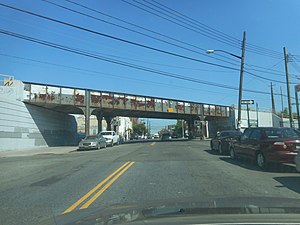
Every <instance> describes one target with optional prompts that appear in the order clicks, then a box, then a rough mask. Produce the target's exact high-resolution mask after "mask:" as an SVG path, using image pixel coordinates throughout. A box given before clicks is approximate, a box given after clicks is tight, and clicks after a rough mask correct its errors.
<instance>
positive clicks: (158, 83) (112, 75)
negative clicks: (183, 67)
mask: <svg viewBox="0 0 300 225" xmlns="http://www.w3.org/2000/svg"><path fill="white" fill-rule="evenodd" d="M0 56H5V57H9V58H14V59H21V60H26V61H30V62H35V63H40V64H45V65H50V66H56V67H62V68H68V69H72V70H78V71H81V72H85V73H87V74H97V75H100V74H101V75H104V76H107V77H117V78H121V79H126V80H133V81H139V82H143V83H146V84H151V85H152V84H156V85H163V86H167V87H176V88H182V89H188V90H196V91H204V92H209V93H217V94H224V93H222V92H216V91H210V90H203V89H199V88H191V87H186V86H182V85H180V86H179V85H174V84H166V83H162V82H155V81H149V80H143V79H138V78H133V77H128V76H120V75H116V74H111V73H103V72H99V71H95V70H90V69H83V68H79V67H74V66H66V65H63V64H57V63H52V62H46V61H41V60H36V59H31V58H25V57H20V56H14V55H7V54H2V53H0ZM232 95H233V94H232Z"/></svg>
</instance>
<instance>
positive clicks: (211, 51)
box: [206, 49, 242, 59]
mask: <svg viewBox="0 0 300 225" xmlns="http://www.w3.org/2000/svg"><path fill="white" fill-rule="evenodd" d="M214 52H224V53H226V54H229V55H232V56H233V57H235V58H238V59H242V57H241V56H238V55H235V54H233V53H230V52H227V51H224V50H220V49H218V50H212V49H209V50H206V53H207V54H210V53H214Z"/></svg>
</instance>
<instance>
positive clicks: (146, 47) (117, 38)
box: [0, 3, 238, 70]
mask: <svg viewBox="0 0 300 225" xmlns="http://www.w3.org/2000/svg"><path fill="white" fill-rule="evenodd" d="M0 6H4V7H7V8H10V9H13V10H16V11H19V12H22V13H26V14H29V15H32V16H36V17H39V18H42V19H46V20H49V21H52V22H55V23H59V24H63V25H66V26H70V27H73V28H76V29H79V30H82V31H85V32H88V33H92V34H96V35H99V36H103V37H106V38H109V39H113V40H117V41H120V42H123V43H127V44H130V45H134V46H138V47H142V48H145V49H149V50H153V51H156V52H160V53H164V54H167V55H171V56H175V57H179V58H182V59H187V60H191V61H194V62H199V63H203V64H207V65H211V66H217V67H221V68H226V69H231V70H238V69H236V68H233V67H229V66H225V65H220V64H217V63H212V62H207V61H204V60H200V59H196V58H192V57H188V56H184V55H180V54H177V53H174V52H170V51H165V50H161V49H158V48H154V47H151V46H147V45H144V44H140V43H137V42H133V41H129V40H126V39H122V38H119V37H116V36H112V35H108V34H105V33H101V32H98V31H94V30H90V29H87V28H84V27H81V26H77V25H74V24H70V23H67V22H64V21H61V20H57V19H54V18H50V17H47V16H43V15H40V14H37V13H33V12H30V11H27V10H23V9H20V8H17V7H14V6H10V5H6V4H3V3H0Z"/></svg>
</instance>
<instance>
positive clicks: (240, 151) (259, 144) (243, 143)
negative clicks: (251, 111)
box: [230, 127, 300, 169]
mask: <svg viewBox="0 0 300 225" xmlns="http://www.w3.org/2000/svg"><path fill="white" fill-rule="evenodd" d="M299 149H300V132H299V131H298V130H295V129H293V128H276V127H256V128H248V129H246V130H245V131H244V133H243V135H242V136H241V137H240V138H238V139H237V140H235V141H233V142H232V143H231V146H230V157H231V158H232V159H236V158H247V159H251V160H253V161H255V162H256V164H257V165H258V166H259V167H260V168H262V169H265V168H266V167H267V165H268V164H269V163H278V164H279V163H294V158H295V156H296V155H297V153H298V150H299Z"/></svg>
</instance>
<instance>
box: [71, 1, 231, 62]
mask: <svg viewBox="0 0 300 225" xmlns="http://www.w3.org/2000/svg"><path fill="white" fill-rule="evenodd" d="M65 1H66V2H69V3H71V4H74V5H76V6H79V7H82V8H84V9H87V10H90V11H92V12H95V13H98V14H100V15H102V16H106V17H108V18H111V19H114V20H117V21H120V22H122V23H125V24H128V25H131V26H133V27H136V28H139V29H142V30H144V31H147V32H150V33H153V34H156V35H159V36H161V37H164V38H168V39H170V40H173V41H176V42H178V43H181V44H185V45H188V46H190V47H194V48H197V49H199V50H202V51H206V49H204V48H201V47H199V46H196V45H193V44H191V43H188V42H185V41H182V40H179V39H176V38H174V37H171V36H168V35H165V34H162V33H160V32H156V31H154V30H150V29H148V28H145V27H142V26H139V25H137V24H134V23H131V22H128V21H125V20H123V19H120V18H118V17H115V16H112V15H109V14H106V13H103V12H101V11H99V10H96V9H93V8H90V7H88V6H86V5H83V4H79V3H77V2H74V1H71V0H65ZM216 55H218V54H216ZM218 56H220V57H222V58H226V59H229V60H231V61H235V62H237V60H235V59H233V58H230V57H226V56H224V55H218Z"/></svg>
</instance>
